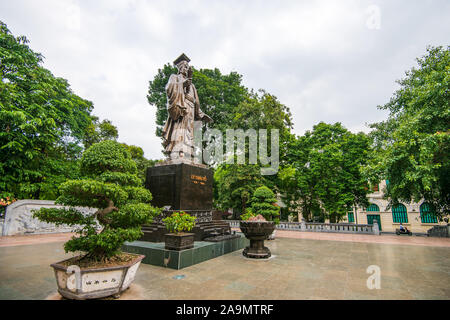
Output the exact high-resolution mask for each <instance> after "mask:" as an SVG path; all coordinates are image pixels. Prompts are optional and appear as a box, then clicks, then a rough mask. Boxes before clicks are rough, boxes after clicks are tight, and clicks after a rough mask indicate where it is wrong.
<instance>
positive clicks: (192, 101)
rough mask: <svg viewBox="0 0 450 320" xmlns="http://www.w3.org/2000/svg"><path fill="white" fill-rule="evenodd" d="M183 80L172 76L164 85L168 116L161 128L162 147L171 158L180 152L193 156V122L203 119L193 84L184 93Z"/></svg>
mask: <svg viewBox="0 0 450 320" xmlns="http://www.w3.org/2000/svg"><path fill="white" fill-rule="evenodd" d="M184 79H185V78H184V77H183V75H182V74H172V75H171V76H170V78H169V81H168V82H167V85H166V93H167V110H168V113H169V115H168V118H167V121H166V123H165V125H164V128H163V146H164V149H165V151H164V152H165V153H166V154H167V155H172V156H171V158H173V157H178V155H179V153H180V152H183V154H184V157H192V156H193V154H194V121H195V120H201V119H202V118H203V117H204V113H203V112H202V111H201V110H200V103H199V99H198V95H197V90H196V89H195V86H194V84H191V85H190V88H189V91H188V92H186V89H185V88H184V87H183V81H184Z"/></svg>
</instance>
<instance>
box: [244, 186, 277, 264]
mask: <svg viewBox="0 0 450 320" xmlns="http://www.w3.org/2000/svg"><path fill="white" fill-rule="evenodd" d="M275 202H276V199H275V195H274V194H273V192H272V191H271V190H270V189H269V188H267V187H266V186H262V187H259V188H257V189H256V190H255V192H254V194H253V198H252V204H251V208H250V209H249V210H247V212H246V213H245V214H244V215H242V216H241V218H242V221H241V222H240V228H241V231H242V232H243V233H244V235H245V237H246V238H247V239H249V240H250V246H248V247H246V248H245V249H244V251H243V252H242V254H243V255H244V256H245V257H248V258H260V259H261V258H262V259H267V258H269V257H270V256H271V252H270V250H269V248H267V247H265V246H264V240H267V239H268V238H269V236H270V235H271V234H272V233H273V232H274V230H275V224H276V223H278V222H279V220H278V218H277V217H278V216H279V214H280V213H279V211H280V208H279V207H278V206H276V205H275ZM268 220H269V221H268Z"/></svg>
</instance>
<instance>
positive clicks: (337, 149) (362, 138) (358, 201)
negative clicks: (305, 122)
mask: <svg viewBox="0 0 450 320" xmlns="http://www.w3.org/2000/svg"><path fill="white" fill-rule="evenodd" d="M369 145H370V140H369V138H368V137H367V136H366V135H365V134H364V133H358V134H354V133H351V132H350V131H348V130H347V129H345V128H344V127H343V126H342V125H341V124H340V123H335V124H326V123H323V122H321V123H319V124H317V125H315V126H314V127H313V130H312V131H307V132H306V133H305V134H304V135H303V136H299V137H297V138H296V139H293V140H291V141H290V143H289V146H288V153H287V156H286V161H285V165H284V166H283V168H282V170H280V172H279V174H278V175H279V178H280V180H281V187H282V190H283V192H282V194H283V198H284V200H285V203H286V205H287V206H288V207H290V208H291V210H292V211H296V210H297V209H300V210H301V212H302V214H303V216H304V218H305V219H307V220H308V221H311V220H313V218H314V216H316V217H322V219H323V218H325V217H327V218H330V221H332V222H338V221H339V220H341V219H342V217H343V216H344V215H346V214H347V212H348V209H349V208H352V207H353V206H355V205H361V206H367V204H368V202H367V198H366V194H367V193H368V188H367V181H366V179H365V178H364V177H363V175H362V172H361V166H362V165H364V164H365V163H366V158H367V154H368V153H369Z"/></svg>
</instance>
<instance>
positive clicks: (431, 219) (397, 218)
mask: <svg viewBox="0 0 450 320" xmlns="http://www.w3.org/2000/svg"><path fill="white" fill-rule="evenodd" d="M386 183H389V182H387V181H382V182H380V183H379V184H378V185H375V186H373V187H372V189H373V192H372V193H370V194H368V195H367V197H368V200H369V202H370V205H369V206H368V207H367V208H354V209H353V211H352V212H349V213H348V215H347V221H343V222H350V223H357V224H372V223H373V221H374V220H377V222H378V225H379V227H380V231H381V232H383V231H384V232H395V229H398V228H399V225H400V223H402V224H403V226H404V227H406V228H408V230H410V231H412V232H413V233H426V232H427V230H428V229H430V228H431V227H433V226H436V225H445V224H446V223H445V222H439V221H438V219H437V218H436V216H435V215H434V212H433V211H432V208H431V207H430V206H429V205H428V203H426V202H424V201H423V200H422V201H420V202H412V203H400V204H399V205H397V206H394V207H391V208H389V209H387V207H388V200H385V199H383V191H382V190H384V189H385V188H386Z"/></svg>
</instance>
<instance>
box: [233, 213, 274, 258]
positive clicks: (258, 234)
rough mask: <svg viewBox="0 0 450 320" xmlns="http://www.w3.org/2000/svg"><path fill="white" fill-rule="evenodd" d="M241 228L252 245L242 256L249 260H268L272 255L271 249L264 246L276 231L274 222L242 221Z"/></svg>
mask: <svg viewBox="0 0 450 320" xmlns="http://www.w3.org/2000/svg"><path fill="white" fill-rule="evenodd" d="M240 228H241V231H242V233H244V235H245V237H246V238H247V239H249V240H250V245H249V246H248V247H246V248H245V249H244V251H243V252H242V254H243V255H244V256H245V257H247V258H255V259H267V258H269V257H270V256H271V255H272V254H271V253H270V250H269V248H267V247H265V246H264V240H267V238H268V237H269V236H270V235H271V234H272V232H273V231H274V230H275V222H273V221H240Z"/></svg>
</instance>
